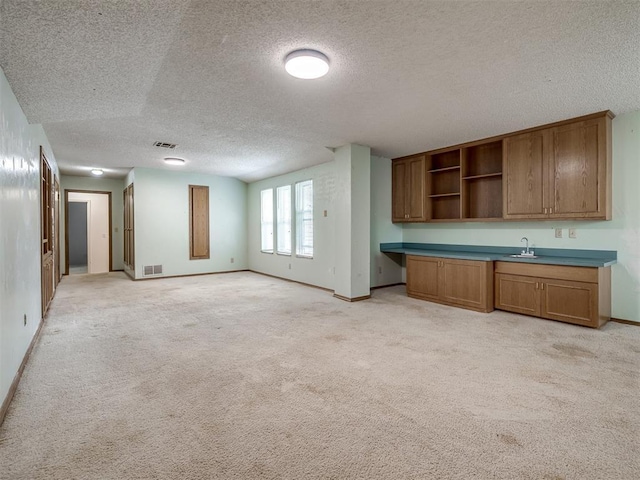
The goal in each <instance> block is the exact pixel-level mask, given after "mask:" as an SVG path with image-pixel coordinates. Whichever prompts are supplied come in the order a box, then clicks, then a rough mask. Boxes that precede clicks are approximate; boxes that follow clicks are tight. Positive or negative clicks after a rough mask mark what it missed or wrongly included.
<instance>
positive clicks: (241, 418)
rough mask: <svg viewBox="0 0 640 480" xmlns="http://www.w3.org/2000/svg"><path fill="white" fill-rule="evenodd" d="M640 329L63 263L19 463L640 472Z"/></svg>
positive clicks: (375, 474)
mask: <svg viewBox="0 0 640 480" xmlns="http://www.w3.org/2000/svg"><path fill="white" fill-rule="evenodd" d="M639 367H640V328H638V327H635V326H627V325H621V324H616V323H610V324H608V325H607V326H606V327H605V328H604V329H603V330H601V331H595V330H590V329H586V328H582V327H577V326H572V325H565V324H562V323H557V322H551V321H545V320H540V319H535V318H530V317H525V316H518V315H511V314H508V313H504V312H498V311H496V312H494V313H491V314H480V313H474V312H469V311H466V310H460V309H455V308H449V307H445V306H439V305H436V304H432V303H427V302H423V301H419V300H413V299H409V298H406V296H405V294H404V288H403V287H392V288H387V289H381V290H376V291H374V293H373V299H371V300H369V301H365V302H359V303H352V304H350V303H346V302H343V301H340V300H337V299H335V298H333V297H332V296H331V295H330V294H329V293H327V292H325V291H322V290H318V289H314V288H309V287H305V286H302V285H297V284H294V283H288V282H285V281H280V280H277V279H273V278H269V277H265V276H261V275H257V274H252V273H233V274H224V275H209V276H200V277H190V278H175V279H162V280H152V281H145V282H132V281H130V280H128V279H126V278H125V276H124V275H123V274H109V275H98V276H86V275H79V276H73V277H65V278H64V280H63V281H62V283H61V285H60V288H59V290H58V293H57V296H56V298H55V300H54V302H53V305H52V307H51V311H50V314H49V317H48V320H47V323H46V325H45V327H44V331H43V333H42V337H41V339H40V342H39V344H38V345H37V347H36V348H35V350H34V352H33V355H32V357H31V360H30V362H29V364H28V366H27V369H26V371H25V374H24V377H23V379H22V382H21V383H20V387H19V389H18V392H17V394H16V397H15V399H14V401H13V403H12V406H11V408H10V411H9V413H8V416H7V418H6V421H5V422H4V425H3V426H2V427H0V477H1V478H2V479H101V480H102V479H130V478H141V479H142V478H154V479H155V478H157V479H182V478H185V479H187V478H188V479H243V480H244V479H256V478H265V479H465V480H466V479H470V478H477V479H548V480H558V479H580V480H585V479H607V480H611V479H625V480H627V479H628V480H632V479H638V478H640V450H639V443H640V408H639V405H640V403H639V402H640V383H639V373H638V372H639Z"/></svg>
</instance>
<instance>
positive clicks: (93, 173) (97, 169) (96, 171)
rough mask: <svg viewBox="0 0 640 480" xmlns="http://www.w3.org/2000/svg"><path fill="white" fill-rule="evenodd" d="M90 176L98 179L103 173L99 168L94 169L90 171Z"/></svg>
mask: <svg viewBox="0 0 640 480" xmlns="http://www.w3.org/2000/svg"><path fill="white" fill-rule="evenodd" d="M91 175H95V176H96V177H99V176H101V175H104V171H103V170H102V169H101V168H94V169H93V170H91Z"/></svg>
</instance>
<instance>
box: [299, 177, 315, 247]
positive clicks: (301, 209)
mask: <svg viewBox="0 0 640 480" xmlns="http://www.w3.org/2000/svg"><path fill="white" fill-rule="evenodd" d="M307 185H309V186H310V187H311V206H310V208H309V209H305V208H304V207H303V206H302V205H301V204H302V203H303V191H302V189H303V188H305V187H306V186H307ZM313 207H314V202H313V180H312V179H309V180H303V181H300V182H296V184H295V250H296V257H298V258H308V259H312V258H313V255H314V249H315V245H314V243H315V242H314V215H313ZM305 213H308V214H309V215H310V218H306V219H305V218H304V215H305ZM305 221H310V223H311V253H310V254H309V253H303V248H307V247H308V245H304V242H303V241H302V236H303V235H304V230H305V229H304V224H303V222H305Z"/></svg>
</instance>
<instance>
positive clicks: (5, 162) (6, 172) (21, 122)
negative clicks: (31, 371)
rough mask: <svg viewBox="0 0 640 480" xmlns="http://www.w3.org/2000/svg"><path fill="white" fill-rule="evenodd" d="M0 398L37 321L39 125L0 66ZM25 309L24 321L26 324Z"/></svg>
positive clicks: (50, 156)
mask: <svg viewBox="0 0 640 480" xmlns="http://www.w3.org/2000/svg"><path fill="white" fill-rule="evenodd" d="M0 127H1V128H0V402H2V401H3V400H4V398H5V397H6V395H7V392H8V391H9V387H10V385H11V382H12V381H13V378H14V376H15V374H16V373H17V371H18V368H19V366H20V363H21V362H22V359H23V357H24V354H25V352H26V350H27V348H28V346H29V343H30V342H31V339H32V338H33V335H34V334H35V332H36V330H37V328H38V324H39V323H40V318H41V312H40V302H41V292H40V145H42V146H43V147H44V149H45V154H46V155H47V158H48V160H49V163H50V164H51V167H52V169H53V171H54V172H57V165H56V162H55V158H54V156H53V154H52V152H51V149H50V147H49V143H48V141H47V139H46V136H45V135H44V132H43V130H42V128H41V127H40V126H39V125H29V124H28V122H27V119H26V117H25V116H24V113H23V112H22V109H21V108H20V105H19V104H18V102H17V100H16V98H15V96H14V94H13V92H12V90H11V87H10V85H9V83H8V82H7V79H6V78H5V76H4V73H3V72H2V70H1V69H0ZM25 315H26V318H27V322H26V325H25V324H24V317H25Z"/></svg>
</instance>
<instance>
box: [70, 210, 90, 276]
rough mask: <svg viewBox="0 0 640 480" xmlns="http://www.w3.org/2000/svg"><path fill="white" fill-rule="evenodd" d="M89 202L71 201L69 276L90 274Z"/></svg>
mask: <svg viewBox="0 0 640 480" xmlns="http://www.w3.org/2000/svg"><path fill="white" fill-rule="evenodd" d="M90 211H91V210H90V209H89V202H86V201H85V202H81V201H69V216H68V217H67V225H68V229H69V275H74V274H78V273H89V259H88V249H89V238H88V237H89V228H88V227H89V219H88V218H87V215H88V213H89V212H90Z"/></svg>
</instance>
